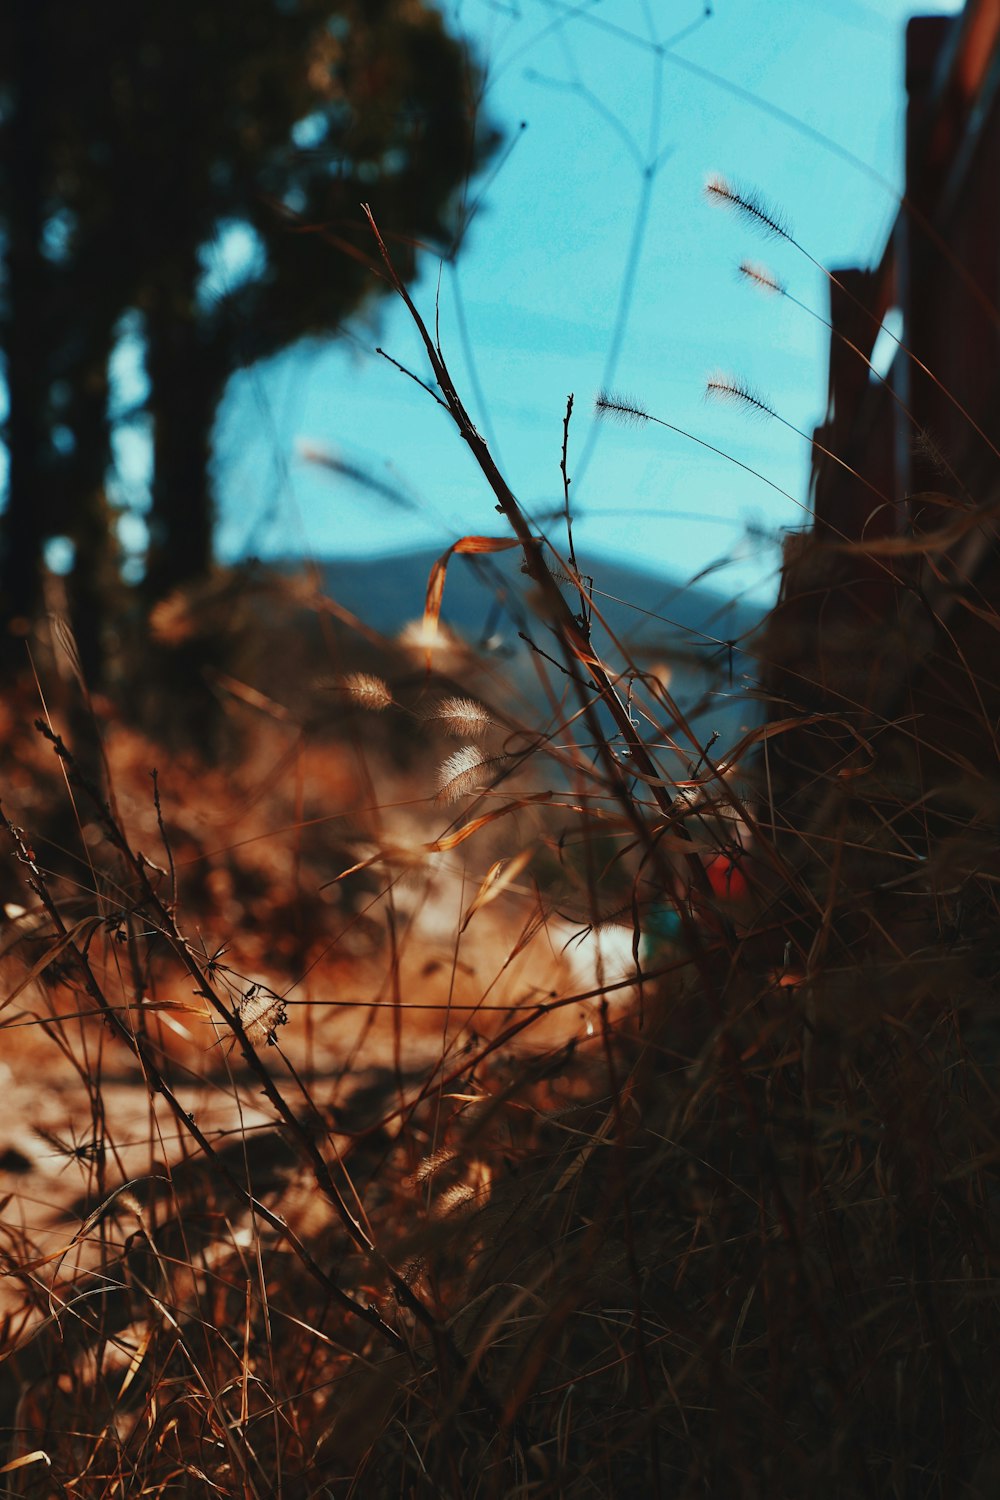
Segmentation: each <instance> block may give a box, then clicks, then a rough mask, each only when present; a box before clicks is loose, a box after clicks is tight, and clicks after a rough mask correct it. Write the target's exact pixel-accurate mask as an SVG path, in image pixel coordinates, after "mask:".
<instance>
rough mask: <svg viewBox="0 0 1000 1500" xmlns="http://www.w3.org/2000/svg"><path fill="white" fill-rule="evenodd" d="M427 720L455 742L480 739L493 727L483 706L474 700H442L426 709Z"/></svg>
mask: <svg viewBox="0 0 1000 1500" xmlns="http://www.w3.org/2000/svg"><path fill="white" fill-rule="evenodd" d="M427 718H428V719H429V720H432V721H433V722H434V723H437V724H440V726H441V728H442V729H443V730H444V732H445V734H450V735H453V736H454V737H455V739H457V740H475V739H481V738H482V736H483V735H484V734H485V733H486V732H487V730H488V729H490V728H491V727H492V725H493V720H492V719H491V718H490V716H489V714H488V713H487V712H486V710H485V708H484V707H483V705H482V704H481V703H477V702H476V700H475V699H474V698H442V700H441V701H440V703H435V704H434V705H433V706H432V707H431V708H429V709H428V711H427Z"/></svg>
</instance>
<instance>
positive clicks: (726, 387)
mask: <svg viewBox="0 0 1000 1500" xmlns="http://www.w3.org/2000/svg"><path fill="white" fill-rule="evenodd" d="M705 396H706V399H708V400H715V401H733V402H735V403H736V405H737V406H742V407H743V408H744V409H745V410H746V411H749V412H752V413H753V414H754V415H755V416H758V417H773V416H774V415H775V412H774V408H773V407H772V406H769V405H768V403H767V402H766V401H765V400H764V398H763V396H762V395H761V394H760V392H759V391H757V390H755V389H754V387H753V386H752V385H748V384H747V382H746V381H745V380H740V379H739V378H738V377H737V376H735V375H726V374H724V373H723V372H721V371H719V372H717V373H716V374H714V375H710V376H709V377H708V380H707V381H706V382H705Z"/></svg>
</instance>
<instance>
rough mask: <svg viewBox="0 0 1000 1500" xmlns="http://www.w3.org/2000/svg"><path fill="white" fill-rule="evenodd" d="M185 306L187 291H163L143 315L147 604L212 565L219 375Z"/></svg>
mask: <svg viewBox="0 0 1000 1500" xmlns="http://www.w3.org/2000/svg"><path fill="white" fill-rule="evenodd" d="M192 281H193V278H192ZM192 303H193V292H190V291H187V290H186V292H185V294H184V295H183V296H177V295H174V296H171V295H170V293H169V291H167V292H165V293H163V294H160V295H158V297H157V299H156V302H155V303H154V305H152V306H150V307H149V308H148V310H147V314H146V343H147V349H146V368H147V372H148V375H149V379H150V385H151V388H152V389H151V397H150V409H151V411H152V416H153V462H154V472H153V505H152V514H151V518H150V547H149V563H148V567H147V576H146V592H147V594H148V596H149V598H150V599H152V600H156V599H162V598H164V597H165V596H166V595H167V594H169V593H171V592H172V591H173V590H174V589H176V588H179V587H181V586H183V585H184V584H188V583H193V582H195V581H197V580H198V579H200V578H204V577H205V576H206V574H207V573H208V571H209V569H210V567H211V563H212V528H213V506H212V493H211V478H210V474H209V462H210V459H211V436H212V425H213V423H214V420H215V412H216V407H217V405H218V402H219V398H220V396H221V393H222V386H223V381H224V372H223V370H222V369H219V368H217V364H218V356H217V354H216V351H215V349H214V347H213V346H212V344H211V342H210V340H208V339H207V338H204V337H201V336H200V334H201V330H200V328H199V324H198V320H197V312H196V310H195V308H194V307H193V306H192ZM184 304H186V305H184Z"/></svg>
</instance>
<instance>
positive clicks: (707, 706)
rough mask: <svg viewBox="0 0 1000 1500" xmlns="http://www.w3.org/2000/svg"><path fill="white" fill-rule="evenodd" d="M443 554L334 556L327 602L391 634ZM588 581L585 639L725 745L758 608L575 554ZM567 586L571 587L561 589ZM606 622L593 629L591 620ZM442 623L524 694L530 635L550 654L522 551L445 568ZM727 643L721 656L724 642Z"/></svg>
mask: <svg viewBox="0 0 1000 1500" xmlns="http://www.w3.org/2000/svg"><path fill="white" fill-rule="evenodd" d="M439 555H440V554H439V553H437V552H436V551H434V550H430V549H428V550H424V551H420V552H414V553H399V554H396V555H391V556H383V557H375V558H361V559H356V558H331V559H327V560H325V561H323V562H322V563H320V567H321V570H322V573H323V578H324V582H325V586H326V588H327V590H328V592H329V593H330V595H331V596H332V597H333V598H334V599H335V600H336V601H337V602H338V603H339V604H341V605H343V606H344V607H345V608H346V609H348V610H350V611H351V612H352V613H353V614H356V615H358V616H359V617H360V618H361V619H362V620H363V621H364V622H365V623H366V624H367V625H369V626H371V627H373V628H375V629H377V630H379V631H381V632H382V633H383V634H385V635H389V636H393V635H396V634H398V632H399V631H400V630H402V629H403V628H404V626H405V625H406V624H407V623H408V622H410V621H412V620H415V619H417V618H419V616H420V614H421V611H422V609H423V604H424V595H425V592H426V588H427V579H428V577H429V575H430V572H431V569H432V567H433V565H434V563H435V561H436V560H437V558H438V556H439ZM580 566H581V569H582V570H584V571H585V572H587V573H589V574H590V575H591V576H592V577H593V579H594V595H593V598H594V622H593V630H594V640H595V642H596V643H597V645H598V648H599V649H600V650H601V651H602V653H603V654H605V655H607V656H608V657H609V660H610V662H611V664H612V665H613V666H615V665H617V664H618V661H619V660H624V658H623V657H621V656H620V654H619V652H618V651H617V650H616V649H615V648H614V647H613V646H612V644H611V641H610V640H609V632H610V635H611V636H613V637H615V639H616V640H617V641H618V642H620V643H621V645H622V646H623V647H625V648H626V651H627V654H628V657H629V659H630V660H631V661H632V662H634V663H635V664H636V665H638V666H639V667H641V668H643V669H645V670H649V669H652V668H654V667H655V668H656V670H657V672H658V675H660V676H661V677H662V676H663V668H664V667H668V668H669V673H670V690H671V692H672V693H673V694H674V696H675V698H676V699H677V702H678V703H679V705H680V707H681V708H682V709H683V710H684V711H685V712H691V711H692V710H694V709H695V708H696V706H697V705H702V707H701V710H700V711H699V712H698V713H697V714H696V715H695V717H696V720H697V723H698V725H699V728H700V729H701V730H702V731H703V732H705V733H709V734H710V733H712V732H713V731H714V730H716V729H717V730H718V731H719V733H720V738H721V739H722V740H723V741H725V740H727V739H728V740H729V741H732V740H734V739H735V738H737V737H738V735H739V734H740V733H741V731H742V728H743V726H744V725H748V724H752V723H755V722H757V720H758V719H759V710H758V708H757V706H756V704H755V703H754V701H753V700H752V698H751V697H750V696H748V688H749V687H751V686H752V684H753V682H754V681H755V671H754V661H753V658H752V656H751V655H750V654H749V652H748V650H747V646H748V644H749V637H750V636H751V635H752V633H753V632H754V631H755V630H756V629H757V627H758V626H759V625H760V623H761V621H762V619H763V616H764V613H765V610H764V607H763V606H762V605H760V604H757V603H754V602H752V601H745V600H739V599H737V600H732V599H728V598H727V597H726V596H725V595H724V594H721V593H719V592H717V591H716V590H714V589H711V588H708V587H706V586H705V585H702V584H696V585H687V584H684V583H680V582H678V581H677V580H676V579H672V578H670V577H669V576H667V575H666V574H664V573H661V572H657V571H655V570H653V569H648V570H647V569H641V568H635V567H632V566H630V565H629V564H627V563H624V562H621V561H618V560H610V559H607V558H603V559H598V558H593V557H584V556H581V557H580ZM567 586H568V585H567ZM598 617H600V618H601V619H603V622H604V627H606V629H605V628H603V627H602V625H601V623H600V621H599V618H598ZM442 619H443V620H444V621H445V622H446V623H447V624H448V625H449V626H450V628H451V629H452V630H453V631H455V633H456V634H458V635H460V636H461V637H462V638H463V639H465V640H466V641H468V642H470V643H472V644H474V645H476V646H477V647H478V648H480V650H482V651H484V652H485V653H486V654H487V655H489V656H492V657H493V658H494V659H496V660H497V661H498V662H501V663H503V665H504V667H505V669H506V671H507V672H508V673H510V674H511V675H512V676H513V677H514V678H515V680H516V682H517V685H518V687H519V688H520V689H522V690H525V691H528V692H529V694H530V693H531V692H532V691H533V686H532V685H533V674H532V673H531V672H530V664H529V648H528V647H527V645H526V644H525V643H524V641H523V640H522V638H521V637H522V634H523V635H528V636H530V637H531V639H532V640H533V641H534V642H535V644H536V645H537V646H538V647H539V648H540V649H542V650H547V649H549V647H550V645H551V641H550V640H549V639H547V635H546V631H545V628H544V627H541V626H539V624H538V622H537V619H536V618H535V616H534V614H533V612H532V609H531V600H530V589H529V587H528V581H527V579H526V578H525V577H524V575H523V574H522V572H521V570H520V554H519V552H516V551H513V552H505V553H499V554H496V555H495V556H488V557H465V556H455V557H454V558H452V560H451V562H450V563H449V566H448V574H447V582H446V585H445V591H444V604H443V608H442ZM730 642H734V643H739V644H737V645H734V647H733V649H732V651H731V652H730V647H729V643H730Z"/></svg>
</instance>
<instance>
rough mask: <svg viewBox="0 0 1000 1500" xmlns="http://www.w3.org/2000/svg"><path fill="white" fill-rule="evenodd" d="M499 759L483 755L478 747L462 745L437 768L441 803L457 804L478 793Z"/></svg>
mask: <svg viewBox="0 0 1000 1500" xmlns="http://www.w3.org/2000/svg"><path fill="white" fill-rule="evenodd" d="M499 759H500V757H498V756H495V755H484V754H483V751H482V749H481V748H480V746H479V745H463V746H462V748H461V750H455V751H454V752H453V753H452V754H451V755H449V756H448V759H447V760H446V761H444V762H442V764H441V766H440V767H439V768H438V775H437V785H438V797H439V798H440V800H441V801H442V802H459V801H461V799H462V798H463V797H467V796H469V794H470V793H471V792H478V791H479V790H480V788H481V787H482V786H483V783H484V782H485V780H486V779H487V777H488V776H489V773H490V771H491V770H492V769H493V768H494V767H496V765H497V764H498V761H499Z"/></svg>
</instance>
